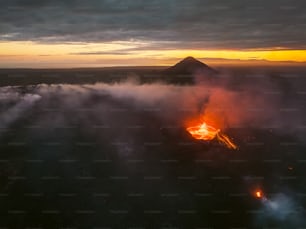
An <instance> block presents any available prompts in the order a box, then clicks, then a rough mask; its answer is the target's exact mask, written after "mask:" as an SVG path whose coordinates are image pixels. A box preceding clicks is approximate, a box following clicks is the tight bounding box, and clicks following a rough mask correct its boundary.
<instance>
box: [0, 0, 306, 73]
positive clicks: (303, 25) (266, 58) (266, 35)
mask: <svg viewBox="0 0 306 229" xmlns="http://www.w3.org/2000/svg"><path fill="white" fill-rule="evenodd" d="M0 5H1V8H0V67H1V68H13V67H31V68H40V67H99V66H127V65H131V66H150V65H171V64H174V63H175V62H176V61H178V60H180V59H182V58H184V57H186V56H194V57H196V58H199V59H201V60H204V61H205V60H206V62H208V63H215V64H218V63H219V64H220V63H221V64H222V63H223V64H226V63H241V64H249V63H254V64H260V63H261V64H262V63H266V64H271V63H273V64H301V65H304V64H305V65H306V1H304V0H248V1H246V0H231V1H229V0H188V1H186V0H151V1H147V0H87V1H82V0H0Z"/></svg>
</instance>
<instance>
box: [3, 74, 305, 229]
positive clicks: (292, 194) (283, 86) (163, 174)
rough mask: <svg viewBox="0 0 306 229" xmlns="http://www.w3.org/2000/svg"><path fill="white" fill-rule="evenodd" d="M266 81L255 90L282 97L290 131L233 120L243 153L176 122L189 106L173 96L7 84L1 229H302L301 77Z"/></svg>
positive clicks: (280, 111) (232, 129) (232, 132)
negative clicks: (146, 96)
mask: <svg viewBox="0 0 306 229" xmlns="http://www.w3.org/2000/svg"><path fill="white" fill-rule="evenodd" d="M253 76H254V78H252V77H251V79H252V80H253V79H255V78H256V77H257V78H258V76H260V75H257V76H256V75H253ZM261 79H262V78H261ZM261 79H260V80H259V81H260V82H262V80H261ZM249 80H250V79H249V78H248V81H249ZM263 81H266V80H265V79H264V80H263ZM239 82H240V83H241V81H239ZM255 82H256V83H257V82H258V81H256V80H254V83H255ZM269 82H270V83H271V82H272V85H275V87H273V90H270V91H260V90H259V91H258V93H263V94H265V95H268V96H269V97H271V96H272V97H273V98H275V97H276V98H277V100H278V101H279V100H280V101H282V103H281V104H283V106H281V107H278V110H277V114H278V115H277V117H275V118H280V120H281V121H284V122H286V123H287V124H288V126H289V127H288V128H287V125H285V126H286V128H284V127H283V126H282V125H279V126H278V125H272V124H271V123H268V122H266V123H265V124H266V125H261V126H252V125H242V126H234V127H233V126H232V127H229V128H227V129H226V133H227V134H228V135H230V136H231V137H232V138H233V139H234V141H235V142H236V144H237V145H238V146H239V149H238V150H229V149H227V148H225V147H224V146H222V145H220V144H219V143H218V142H215V141H212V142H209V143H208V142H201V141H196V140H194V139H192V138H191V136H190V135H189V134H187V133H186V131H185V129H184V126H183V124H182V120H181V119H180V117H186V116H188V115H189V113H190V115H191V114H192V112H191V111H189V110H185V109H182V108H181V107H177V106H173V107H172V105H171V104H170V103H172V100H169V101H167V98H169V97H165V98H162V99H160V100H157V102H152V101H151V100H150V99H148V100H146V99H145V101H144V100H141V99H142V98H141V99H140V100H141V101H140V102H137V101H138V100H137V99H138V98H136V99H135V98H131V97H129V96H128V95H129V93H127V94H123V95H122V94H120V93H119V95H118V94H116V96H114V94H111V93H108V92H105V91H104V89H103V87H104V86H102V88H101V87H99V88H95V87H91V86H87V85H76V86H65V85H53V86H52V87H51V86H47V85H38V86H33V85H32V86H18V87H2V88H1V127H2V128H1V132H0V228H169V229H170V228H188V229H191V228H304V227H306V222H305V219H304V216H305V215H306V211H305V207H306V199H305V198H306V170H305V163H306V142H305V136H306V128H305V126H306V122H304V121H305V119H303V118H301V117H303V114H306V113H305V104H306V103H305V102H306V93H305V91H306V84H305V80H304V79H303V75H302V74H300V75H297V74H296V73H294V74H293V73H288V74H284V75H282V78H276V79H275V77H274V78H273V77H272V78H271V77H270V78H269ZM87 83H88V82H87ZM237 85H239V83H238V82H234V81H230V82H229V83H228V85H227V87H229V88H235V87H238V88H239V86H237ZM236 89H237V88H236ZM240 89H241V88H240ZM129 90H130V89H127V91H128V92H129ZM171 90H175V91H178V90H182V89H181V88H180V87H179V88H176V87H175V88H173V87H172V86H169V91H171ZM237 90H238V89H237ZM131 93H133V92H131ZM148 93H149V94H150V92H148ZM177 99H178V100H179V99H181V98H177ZM135 101H136V102H135ZM148 101H149V102H148ZM176 102H177V101H176ZM180 103H182V101H180V102H179V104H180ZM237 103H238V104H237V105H238V106H239V101H238V102H237ZM240 106H241V104H240ZM169 109H171V111H169ZM254 112H255V111H254ZM171 117H173V118H171ZM297 117H298V118H299V119H300V118H301V120H299V122H297V123H296V124H295V125H294V126H290V125H291V123H292V122H291V121H290V120H289V121H288V119H298V118H297ZM287 121H288V122H287ZM293 123H295V122H293ZM269 124H271V125H269ZM258 188H260V189H262V190H263V192H264V193H265V195H266V197H267V200H260V199H256V198H255V197H254V194H253V193H254V190H256V189H258Z"/></svg>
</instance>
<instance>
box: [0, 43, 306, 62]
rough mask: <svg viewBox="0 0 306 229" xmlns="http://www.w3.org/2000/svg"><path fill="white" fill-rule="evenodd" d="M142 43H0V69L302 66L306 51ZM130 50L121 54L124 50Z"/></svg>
mask: <svg viewBox="0 0 306 229" xmlns="http://www.w3.org/2000/svg"><path fill="white" fill-rule="evenodd" d="M144 44H145V43H143V42H123V41H122V42H105V43H67V44H65V43H63V44H57V43H55V44H48V43H35V42H30V41H27V42H26V41H19V42H16V41H7V42H0V50H1V55H0V61H1V63H0V67H2V68H5V67H31V68H40V67H51V68H52V67H99V66H101V67H107V66H167V65H171V64H173V63H175V62H176V61H177V60H178V59H181V58H183V57H185V56H188V55H192V56H196V57H198V58H199V59H203V60H206V62H207V63H209V64H217V65H218V64H221V65H222V64H225V65H226V64H234V65H244V64H252V63H253V64H273V65H277V64H300V65H303V64H304V63H306V50H278V49H275V48H271V50H266V49H265V50H235V49H227V50H218V49H216V50H204V49H203V50H199V49H197V50H194V49H182V50H180V49H169V50H153V49H150V48H148V49H145V50H137V49H138V48H139V47H142V46H143V45H144ZM126 49H131V50H132V51H127V52H126V53H124V54H122V53H121V50H126Z"/></svg>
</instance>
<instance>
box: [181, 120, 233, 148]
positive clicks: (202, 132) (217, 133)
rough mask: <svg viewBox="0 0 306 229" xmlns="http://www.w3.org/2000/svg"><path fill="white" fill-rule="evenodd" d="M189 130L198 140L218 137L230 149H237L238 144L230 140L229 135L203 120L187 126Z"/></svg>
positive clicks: (209, 139)
mask: <svg viewBox="0 0 306 229" xmlns="http://www.w3.org/2000/svg"><path fill="white" fill-rule="evenodd" d="M187 131H188V132H189V133H190V134H191V135H192V137H194V138H195V139H197V140H204V141H211V140H213V139H217V140H218V141H219V142H221V143H222V144H224V145H225V146H227V147H228V148H230V149H237V146H236V145H235V144H234V143H233V142H232V141H231V140H230V138H229V137H228V136H226V135H225V134H222V133H221V130H220V129H217V128H215V127H213V126H210V125H208V124H207V123H206V122H204V121H203V122H202V123H200V124H198V125H195V126H190V127H187Z"/></svg>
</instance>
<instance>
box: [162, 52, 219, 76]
mask: <svg viewBox="0 0 306 229" xmlns="http://www.w3.org/2000/svg"><path fill="white" fill-rule="evenodd" d="M164 73H165V74H170V75H178V74H180V75H190V74H197V73H202V74H205V75H216V74H217V73H218V72H217V71H216V70H215V69H213V68H211V67H209V66H208V65H206V64H204V63H203V62H201V61H199V60H197V59H195V58H193V57H191V56H189V57H186V58H185V59H183V60H182V61H180V62H178V63H177V64H175V65H174V66H172V67H170V68H168V69H166V70H165V71H164Z"/></svg>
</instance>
